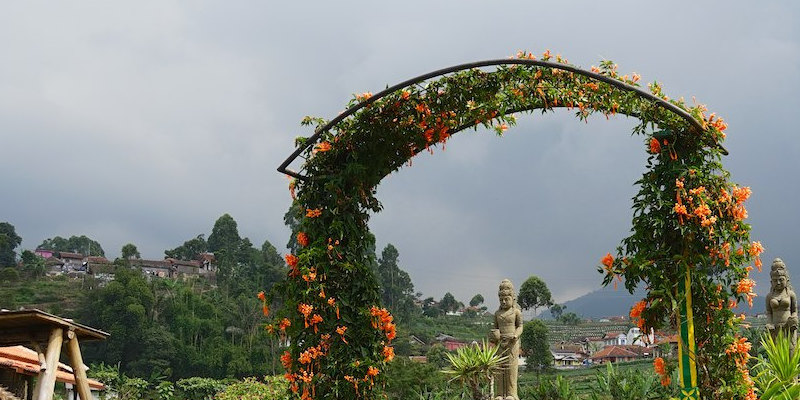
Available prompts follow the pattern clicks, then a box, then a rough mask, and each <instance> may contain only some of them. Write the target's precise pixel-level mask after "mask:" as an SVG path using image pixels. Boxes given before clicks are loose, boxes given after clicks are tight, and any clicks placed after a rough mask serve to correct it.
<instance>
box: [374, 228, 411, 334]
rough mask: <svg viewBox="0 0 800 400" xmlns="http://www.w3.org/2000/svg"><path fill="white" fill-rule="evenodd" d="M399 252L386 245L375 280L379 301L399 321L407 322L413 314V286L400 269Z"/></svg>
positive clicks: (409, 278) (406, 273)
mask: <svg viewBox="0 0 800 400" xmlns="http://www.w3.org/2000/svg"><path fill="white" fill-rule="evenodd" d="M399 258H400V252H399V251H397V248H396V247H394V246H393V245H392V244H387V245H386V247H385V248H384V249H383V252H381V258H379V259H378V264H377V275H378V276H377V278H378V282H379V283H380V287H381V299H382V301H383V304H385V305H387V306H388V307H389V309H390V310H391V311H392V313H393V314H395V315H396V316H398V317H399V319H400V320H407V319H408V318H409V317H410V316H411V315H412V314H413V312H414V310H415V308H416V307H415V305H414V284H413V283H412V282H411V276H409V275H408V272H406V271H403V270H402V269H400V266H399V265H398V261H399Z"/></svg>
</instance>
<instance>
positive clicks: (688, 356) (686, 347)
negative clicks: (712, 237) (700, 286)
mask: <svg viewBox="0 0 800 400" xmlns="http://www.w3.org/2000/svg"><path fill="white" fill-rule="evenodd" d="M678 294H679V295H680V294H682V295H683V300H684V301H681V302H680V313H679V316H678V324H679V327H680V340H678V367H679V370H680V378H681V397H680V398H681V399H682V400H699V399H700V391H699V390H698V388H697V364H696V363H695V357H696V354H697V353H696V352H695V346H696V344H695V339H694V318H693V316H692V278H691V272H690V269H689V266H688V265H687V266H686V273H685V276H684V279H682V280H681V281H680V282H679V283H678Z"/></svg>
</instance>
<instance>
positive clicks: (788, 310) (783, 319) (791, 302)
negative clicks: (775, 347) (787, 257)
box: [766, 258, 797, 345]
mask: <svg viewBox="0 0 800 400" xmlns="http://www.w3.org/2000/svg"><path fill="white" fill-rule="evenodd" d="M769 277H770V281H771V288H770V292H769V294H768V295H767V298H766V302H767V325H766V328H767V331H768V332H769V333H770V334H771V335H772V337H773V338H774V337H775V336H776V335H777V334H778V332H781V331H782V332H784V333H785V334H786V335H787V336H788V338H789V343H791V344H792V345H793V344H794V342H795V341H796V340H797V296H796V295H795V293H794V290H793V289H792V284H791V283H790V282H789V273H788V271H787V270H786V264H784V263H783V260H781V259H780V258H776V259H775V260H774V261H772V268H771V270H770V273H769Z"/></svg>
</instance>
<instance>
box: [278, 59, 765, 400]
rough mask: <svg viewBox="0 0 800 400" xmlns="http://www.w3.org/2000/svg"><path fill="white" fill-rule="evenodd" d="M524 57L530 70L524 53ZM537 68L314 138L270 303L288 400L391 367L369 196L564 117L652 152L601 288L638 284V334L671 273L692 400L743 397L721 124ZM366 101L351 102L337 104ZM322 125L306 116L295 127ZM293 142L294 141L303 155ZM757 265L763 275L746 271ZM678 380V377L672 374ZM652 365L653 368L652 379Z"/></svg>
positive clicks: (364, 387) (739, 227)
mask: <svg viewBox="0 0 800 400" xmlns="http://www.w3.org/2000/svg"><path fill="white" fill-rule="evenodd" d="M517 58H520V59H536V58H537V56H534V55H533V54H530V53H526V52H520V53H518V54H517ZM539 60H542V61H549V62H551V63H553V64H554V65H556V66H555V67H554V66H553V65H550V66H541V65H540V66H537V65H501V66H499V67H497V68H496V69H494V70H491V71H486V70H483V69H477V68H476V69H468V70H462V71H459V72H454V73H452V74H449V75H445V76H443V77H441V78H439V79H437V80H434V81H428V82H426V83H425V84H423V85H412V86H408V87H405V88H403V89H400V90H397V91H395V92H392V93H390V94H388V95H387V96H384V97H381V98H379V99H377V100H375V99H373V100H375V101H374V102H372V103H370V104H369V105H368V106H366V107H363V108H361V109H360V110H359V111H357V112H356V113H354V114H353V115H351V116H350V117H348V118H345V119H343V120H342V121H341V122H339V123H338V124H336V125H335V126H333V127H332V128H331V129H330V130H328V131H326V132H324V133H323V134H322V136H321V138H320V140H319V141H318V142H315V143H313V144H310V143H309V146H308V147H306V149H307V150H305V152H304V153H303V156H304V157H305V160H306V161H305V163H304V165H303V170H304V174H305V176H306V177H307V178H306V179H303V180H292V181H291V182H290V185H289V186H290V192H291V195H292V198H293V201H294V204H293V207H292V210H293V212H295V215H293V217H294V218H295V219H296V220H297V221H299V223H298V224H297V226H296V231H295V232H294V233H293V240H294V241H295V242H296V243H297V245H296V246H295V250H294V252H293V253H292V254H288V255H287V256H286V262H287V264H288V265H289V267H290V269H289V273H288V279H287V280H286V281H285V282H284V283H283V284H282V285H279V286H278V287H277V289H276V290H275V291H274V292H273V293H271V294H270V295H269V296H262V300H264V302H265V310H264V311H265V313H268V312H269V310H267V308H266V304H271V303H273V296H276V298H279V299H280V300H281V302H282V307H281V310H280V311H279V312H278V313H277V314H276V315H274V320H273V323H271V324H270V325H268V326H267V329H268V330H270V331H272V332H274V333H275V334H276V335H280V336H283V337H288V338H290V340H291V345H290V348H289V350H288V351H287V352H286V353H285V354H284V355H283V357H282V361H283V365H284V367H285V368H286V375H285V376H286V378H287V379H288V381H289V386H290V390H291V392H293V393H295V394H296V395H297V396H298V397H301V398H303V399H311V398H321V399H333V398H347V399H352V398H366V399H372V398H376V397H377V394H378V393H379V391H380V387H381V386H382V380H383V377H384V371H385V367H386V363H387V362H391V360H392V358H393V357H394V352H393V348H392V340H393V339H394V337H395V325H394V322H393V319H392V316H391V315H390V314H389V313H388V312H387V311H386V309H384V308H382V307H381V305H380V296H379V291H378V285H377V282H376V280H375V277H374V276H373V272H372V269H371V265H372V263H373V262H374V260H373V257H374V239H373V236H372V235H371V234H370V232H369V229H368V226H367V221H368V219H369V215H370V213H371V212H378V211H380V209H381V204H380V202H379V201H378V200H377V199H376V198H375V188H376V186H377V185H378V184H379V182H380V181H381V179H382V178H383V177H384V176H386V175H388V174H389V173H391V172H393V171H395V170H397V169H399V168H400V167H402V166H403V165H406V164H408V163H410V160H411V158H412V157H414V156H415V155H416V154H418V153H419V152H422V151H429V152H434V150H435V149H442V150H443V149H444V148H445V146H446V143H447V141H448V140H450V139H451V137H452V136H453V135H454V134H456V133H458V132H459V131H462V130H464V129H478V128H480V127H486V128H490V129H491V130H493V131H494V132H496V133H497V134H498V135H502V134H503V133H504V132H505V131H506V130H507V129H508V127H509V126H512V125H514V124H515V122H516V115H517V114H519V113H522V112H533V111H536V110H538V111H541V112H542V113H545V112H548V111H552V110H553V109H554V108H567V109H569V110H572V111H573V112H574V113H575V115H576V116H577V117H578V118H579V119H580V120H586V119H587V118H589V117H590V116H591V115H592V114H600V115H602V116H603V117H605V118H611V117H614V116H615V115H616V114H621V115H627V116H632V117H635V118H637V119H638V120H639V121H640V122H639V124H637V125H636V126H635V127H634V129H633V133H635V134H640V135H643V136H644V139H645V140H644V143H645V145H644V150H645V151H647V152H649V153H650V156H649V158H648V162H647V169H646V172H645V174H644V176H643V177H642V179H640V180H639V181H638V182H636V184H637V185H638V186H639V187H640V191H639V194H638V195H637V196H636V197H635V198H634V204H633V211H634V216H633V230H632V231H633V234H632V235H631V237H629V238H627V239H624V240H623V242H622V245H621V246H620V247H619V248H618V249H617V252H616V256H612V255H611V254H610V253H609V254H608V255H607V256H606V257H605V258H603V260H602V262H601V263H602V265H601V267H600V271H601V272H602V273H603V274H604V284H611V283H612V282H614V284H616V283H617V282H624V285H625V287H626V288H628V289H629V290H633V289H634V288H635V287H636V286H637V285H639V284H640V283H644V284H645V285H647V288H648V295H647V298H646V299H645V300H643V302H642V303H641V304H639V305H638V306H637V307H638V308H636V309H635V310H634V311H636V314H635V315H636V317H637V318H639V319H640V321H641V326H642V327H645V328H656V329H659V328H662V327H665V326H668V325H669V324H670V323H672V322H674V315H675V310H676V309H677V306H678V303H679V302H680V301H681V299H680V297H679V296H677V295H676V288H677V282H678V279H681V278H682V277H683V275H682V272H681V271H682V268H684V267H685V266H688V267H689V268H690V269H691V270H692V275H693V277H694V281H693V282H694V283H693V290H694V293H695V296H696V297H695V302H694V304H693V307H694V310H695V315H696V321H697V327H696V331H697V337H698V341H699V342H700V344H699V347H698V354H697V360H698V365H699V367H698V368H699V369H701V375H702V380H701V383H702V385H703V386H702V391H703V393H704V398H706V396H708V398H743V397H744V396H746V395H747V394H748V392H750V393H752V391H751V390H750V389H749V388H750V387H751V386H752V385H751V383H750V381H749V378H748V375H747V374H746V369H745V364H744V363H742V361H741V359H742V357H741V350H740V348H737V347H735V346H737V345H742V342H741V339H740V338H738V336H737V335H736V332H737V329H736V324H737V323H738V319H737V318H736V317H735V316H734V314H733V313H732V311H731V309H730V306H731V305H732V303H734V302H737V301H744V300H748V301H749V300H750V299H751V298H752V296H753V294H752V280H749V279H748V278H747V273H748V271H749V268H748V267H742V266H743V265H745V264H746V263H747V262H748V261H750V260H751V258H752V257H754V256H757V255H758V253H759V252H760V251H761V247H760V245H759V244H757V243H755V244H753V243H750V242H749V238H748V232H749V226H748V225H746V224H745V223H744V222H743V220H744V218H746V216H747V213H746V211H745V210H744V205H743V203H744V200H745V199H746V198H747V196H748V195H749V189H746V188H740V187H737V186H735V185H733V184H732V183H730V182H729V181H728V173H727V172H726V171H725V170H724V169H723V168H722V165H721V163H720V158H721V152H722V150H721V147H720V143H721V142H722V141H723V139H724V137H725V135H724V133H723V131H724V130H725V128H726V126H725V123H724V122H723V121H722V119H720V118H716V117H715V116H714V115H713V114H711V115H707V114H706V109H705V108H704V107H703V106H700V105H693V106H688V105H686V104H684V102H683V101H682V100H671V99H668V98H667V97H666V96H665V95H664V94H663V93H662V88H661V86H660V85H659V84H657V83H652V84H650V85H648V86H649V90H650V92H651V93H652V94H653V95H655V96H657V97H658V98H659V99H661V100H663V101H669V102H671V103H673V104H675V105H677V106H679V107H681V108H682V109H684V110H686V111H687V112H688V113H689V114H690V115H691V116H692V118H694V119H695V122H698V124H697V125H699V126H702V127H703V129H697V128H696V127H695V126H694V124H692V123H690V122H689V121H687V120H686V119H684V118H682V117H680V116H679V115H677V114H675V113H673V112H671V111H668V110H666V109H665V108H664V107H662V106H659V105H657V104H655V102H653V101H652V99H649V100H648V99H645V98H643V97H642V96H640V95H639V94H637V93H636V92H632V91H627V90H621V89H620V88H618V87H616V86H614V85H611V84H609V83H606V82H604V81H602V80H598V79H594V78H592V77H588V76H585V75H581V74H578V73H575V72H570V71H567V70H564V69H560V68H558V67H557V66H558V65H563V66H567V65H569V64H568V62H567V60H565V59H563V58H561V57H560V56H557V55H552V54H551V53H550V52H549V51H547V52H545V53H544V54H542V55H541V56H539ZM592 72H594V73H597V74H601V75H603V76H605V77H608V78H612V79H615V80H618V81H621V82H624V83H625V84H627V85H630V86H638V81H639V79H640V78H639V76H638V75H636V74H631V75H619V73H618V72H617V66H616V65H614V64H613V63H612V62H608V61H604V62H601V63H600V65H599V66H598V67H592ZM371 96H372V95H371V94H370V93H363V94H359V95H356V96H354V98H353V99H352V100H351V101H350V103H349V104H348V107H352V106H354V105H357V104H359V103H361V102H363V101H365V100H367V99H369V98H370V97H371ZM325 123H326V121H324V120H321V119H315V118H306V119H305V120H304V121H303V124H305V125H316V126H317V127H320V126H322V125H324V124H325ZM305 140H306V139H304V138H299V139H298V145H300V146H303V145H306V143H305ZM758 265H760V264H758ZM673 368H674V367H673ZM662 369H663V368H662Z"/></svg>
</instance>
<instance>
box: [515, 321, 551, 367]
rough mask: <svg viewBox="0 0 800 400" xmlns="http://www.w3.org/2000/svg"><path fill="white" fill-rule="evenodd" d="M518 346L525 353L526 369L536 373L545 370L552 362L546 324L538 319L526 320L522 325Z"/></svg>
mask: <svg viewBox="0 0 800 400" xmlns="http://www.w3.org/2000/svg"><path fill="white" fill-rule="evenodd" d="M520 346H521V347H522V352H523V353H524V354H525V356H526V357H527V358H526V360H527V361H526V362H527V365H528V369H529V370H531V371H536V372H537V373H540V372H543V371H546V370H547V369H548V368H550V364H552V362H553V354H552V353H550V344H549V342H548V339H547V326H546V325H545V324H544V323H543V322H542V321H540V320H538V319H535V320H533V321H528V322H526V323H525V325H523V328H522V336H521V337H520Z"/></svg>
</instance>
